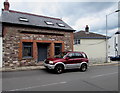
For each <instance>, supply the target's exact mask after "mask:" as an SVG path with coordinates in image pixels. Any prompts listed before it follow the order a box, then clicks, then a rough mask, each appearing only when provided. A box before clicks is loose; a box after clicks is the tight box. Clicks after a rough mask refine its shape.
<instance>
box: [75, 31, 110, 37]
mask: <svg viewBox="0 0 120 93" xmlns="http://www.w3.org/2000/svg"><path fill="white" fill-rule="evenodd" d="M108 38H109V37H108ZM74 39H106V36H104V35H101V34H97V33H92V32H89V33H86V32H85V31H79V32H75V33H74Z"/></svg>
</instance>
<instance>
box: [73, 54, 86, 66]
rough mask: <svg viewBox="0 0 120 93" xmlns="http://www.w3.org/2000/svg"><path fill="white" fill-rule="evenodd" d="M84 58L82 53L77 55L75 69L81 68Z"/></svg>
mask: <svg viewBox="0 0 120 93" xmlns="http://www.w3.org/2000/svg"><path fill="white" fill-rule="evenodd" d="M83 60H84V56H83V55H82V54H81V53H75V58H74V64H75V66H74V67H75V68H78V67H80V64H81V62H83Z"/></svg>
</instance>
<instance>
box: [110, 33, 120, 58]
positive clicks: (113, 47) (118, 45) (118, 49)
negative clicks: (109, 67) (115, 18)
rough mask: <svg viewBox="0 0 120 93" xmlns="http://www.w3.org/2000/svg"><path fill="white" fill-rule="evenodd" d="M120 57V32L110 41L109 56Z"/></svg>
mask: <svg viewBox="0 0 120 93" xmlns="http://www.w3.org/2000/svg"><path fill="white" fill-rule="evenodd" d="M117 55H120V31H117V32H116V33H115V34H114V35H113V36H112V37H111V38H110V39H109V40H108V56H117Z"/></svg>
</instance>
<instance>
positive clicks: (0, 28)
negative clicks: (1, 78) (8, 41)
mask: <svg viewBox="0 0 120 93" xmlns="http://www.w3.org/2000/svg"><path fill="white" fill-rule="evenodd" d="M0 67H2V23H1V18H0Z"/></svg>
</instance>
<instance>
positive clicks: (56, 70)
mask: <svg viewBox="0 0 120 93" xmlns="http://www.w3.org/2000/svg"><path fill="white" fill-rule="evenodd" d="M54 70H55V72H56V73H57V74H61V73H62V72H63V70H64V67H63V66H62V65H57V66H56V67H55V69H54Z"/></svg>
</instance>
